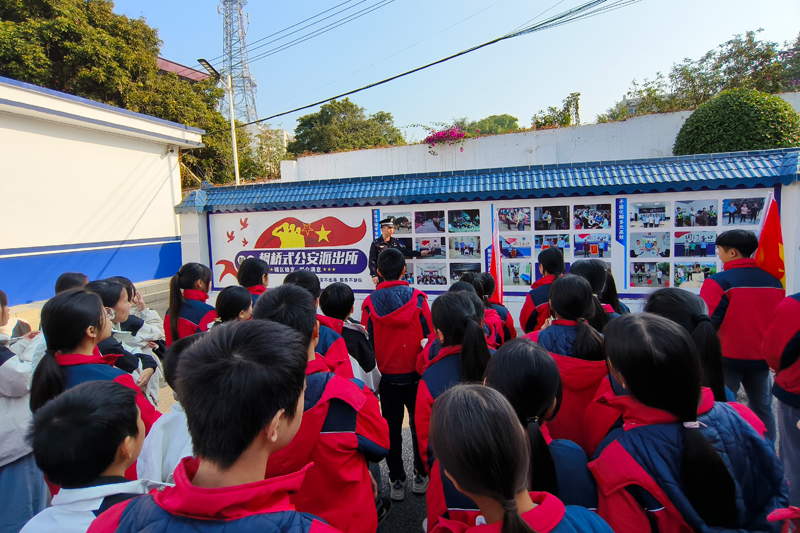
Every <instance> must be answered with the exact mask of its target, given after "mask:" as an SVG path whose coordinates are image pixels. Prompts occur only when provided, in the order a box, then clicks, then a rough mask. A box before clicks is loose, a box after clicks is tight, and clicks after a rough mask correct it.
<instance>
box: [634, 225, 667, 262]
mask: <svg viewBox="0 0 800 533" xmlns="http://www.w3.org/2000/svg"><path fill="white" fill-rule="evenodd" d="M670 241H671V239H670V235H669V232H667V231H664V232H657V233H650V232H648V233H631V234H630V238H629V239H628V247H629V249H630V254H631V257H632V258H634V259H639V258H641V259H645V258H647V259H650V258H658V257H669V256H670V254H671V252H670Z"/></svg>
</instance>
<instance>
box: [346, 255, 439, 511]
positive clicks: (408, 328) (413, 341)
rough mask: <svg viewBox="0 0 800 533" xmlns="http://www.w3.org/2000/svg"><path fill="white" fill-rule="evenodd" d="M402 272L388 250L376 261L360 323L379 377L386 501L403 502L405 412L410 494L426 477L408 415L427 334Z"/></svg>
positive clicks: (421, 301) (423, 308)
mask: <svg viewBox="0 0 800 533" xmlns="http://www.w3.org/2000/svg"><path fill="white" fill-rule="evenodd" d="M405 272H406V260H405V257H403V254H402V252H400V251H399V250H397V249H394V248H388V249H386V250H384V251H382V252H381V253H380V255H379V256H378V274H379V275H380V277H382V278H383V279H385V280H386V281H384V282H382V283H379V284H378V286H377V288H376V290H375V292H373V293H372V294H370V295H369V296H368V297H367V298H366V299H365V300H364V303H363V304H362V306H361V323H362V324H363V325H364V326H365V327H366V328H367V332H368V333H369V340H370V343H371V344H372V347H373V349H374V350H375V359H376V361H377V364H378V370H380V372H381V385H380V395H381V411H382V413H383V418H385V419H386V422H387V423H388V425H389V440H390V448H389V455H388V456H387V457H386V464H387V466H388V467H389V484H390V486H391V493H390V495H391V498H392V500H395V501H402V500H403V499H404V498H405V485H406V473H405V469H404V468H403V414H404V409H408V419H409V424H410V426H411V443H412V448H413V451H414V482H413V486H412V492H414V493H415V494H424V493H425V492H426V491H427V489H428V477H427V476H426V475H425V466H424V464H423V463H422V459H421V458H420V455H419V448H418V446H417V431H416V424H415V423H414V411H415V405H416V400H417V387H418V386H419V379H420V376H419V374H417V372H416V362H417V356H418V355H419V353H420V352H421V351H422V346H421V344H420V343H421V341H422V339H425V338H427V337H428V335H430V333H431V332H432V331H433V324H432V321H431V311H430V309H429V308H428V296H427V295H426V294H425V293H424V292H422V291H420V290H418V289H414V288H412V287H410V286H409V284H408V282H407V281H401V280H402V278H403V275H404V274H405Z"/></svg>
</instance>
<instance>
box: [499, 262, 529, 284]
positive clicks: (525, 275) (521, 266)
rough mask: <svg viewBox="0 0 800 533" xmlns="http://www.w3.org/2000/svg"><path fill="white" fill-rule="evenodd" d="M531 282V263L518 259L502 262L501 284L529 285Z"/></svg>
mask: <svg viewBox="0 0 800 533" xmlns="http://www.w3.org/2000/svg"><path fill="white" fill-rule="evenodd" d="M530 284H531V263H530V262H520V261H509V262H507V263H503V286H505V287H513V286H516V285H519V286H524V287H526V288H527V287H529V286H530Z"/></svg>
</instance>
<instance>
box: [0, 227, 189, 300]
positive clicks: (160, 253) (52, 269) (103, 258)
mask: <svg viewBox="0 0 800 533" xmlns="http://www.w3.org/2000/svg"><path fill="white" fill-rule="evenodd" d="M180 268H181V243H180V242H168V243H162V244H152V245H145V246H136V247H129V248H111V249H107V250H86V251H76V252H64V253H60V254H59V255H58V257H51V256H45V255H33V256H25V257H7V258H0V280H2V286H0V289H2V290H4V291H5V292H6V294H7V295H8V303H9V305H19V304H25V303H30V302H36V301H40V300H47V299H48V298H51V297H52V296H53V287H54V286H55V283H56V279H58V276H60V275H61V274H62V273H64V272H83V273H84V274H86V275H87V276H88V277H89V279H90V280H94V279H102V278H107V277H110V276H125V277H127V278H130V279H131V280H132V281H133V282H134V283H136V282H140V281H148V280H151V279H160V278H167V277H170V276H172V275H174V274H175V272H177V271H178V269H180Z"/></svg>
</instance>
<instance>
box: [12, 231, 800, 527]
mask: <svg viewBox="0 0 800 533" xmlns="http://www.w3.org/2000/svg"><path fill="white" fill-rule="evenodd" d="M717 246H718V254H719V257H720V259H721V261H722V262H723V263H724V267H725V268H724V270H723V271H722V272H720V273H718V274H716V275H714V276H712V277H711V278H709V280H708V281H707V282H706V283H705V284H704V285H703V289H702V292H701V294H700V296H697V295H695V294H693V293H690V292H687V291H682V290H680V289H674V288H664V289H660V290H657V291H655V292H654V293H652V294H651V295H650V297H649V298H648V299H647V301H646V303H645V306H644V310H643V311H644V312H643V313H640V314H631V313H630V311H629V309H628V308H627V307H625V306H624V304H623V303H622V302H620V301H619V297H618V295H617V291H616V285H615V283H614V278H613V276H612V275H611V272H610V271H609V269H608V266H607V264H606V263H604V262H603V261H599V260H591V259H589V260H581V261H576V262H575V263H573V264H572V265H571V268H570V270H569V273H568V274H567V273H565V264H564V259H563V255H562V254H561V252H560V251H559V250H558V248H549V249H546V250H544V251H542V252H541V253H540V254H539V257H538V260H539V261H538V262H539V265H540V267H539V268H540V269H541V274H542V277H541V278H540V280H539V281H537V282H536V283H534V285H533V286H532V288H531V291H530V294H529V295H528V298H527V299H526V302H525V306H524V307H523V310H522V313H521V316H520V317H519V325H520V327H521V329H522V330H523V331H524V337H521V338H516V336H517V331H516V328H515V325H514V319H513V317H512V316H511V314H510V313H509V311H508V309H507V308H505V307H504V306H502V305H501V304H499V303H496V302H492V301H491V300H490V297H491V295H492V294H493V293H494V289H495V285H494V284H495V281H494V279H493V278H492V277H491V276H490V275H488V274H486V273H468V274H465V275H464V276H462V279H461V280H460V281H458V282H456V283H453V284H452V286H451V287H450V289H449V290H448V291H447V292H446V293H445V294H443V295H441V296H439V297H437V298H436V299H435V300H434V301H433V303H432V304H431V305H430V306H429V304H428V296H427V295H426V294H425V293H424V292H422V291H420V290H419V289H416V288H414V287H412V286H410V285H409V284H408V282H406V281H404V276H405V270H406V265H405V259H404V257H403V254H402V253H400V252H399V251H398V250H395V249H387V250H385V251H383V252H382V253H381V254H380V255H379V257H378V261H377V266H378V272H379V274H380V276H381V278H382V279H384V280H385V281H383V282H382V283H380V284H379V285H378V286H377V288H376V290H375V291H374V292H372V293H371V294H370V295H369V296H367V298H366V299H365V300H364V302H363V304H362V306H361V320H360V321H356V320H354V319H353V318H352V314H353V313H354V311H355V295H354V294H353V291H352V289H351V288H350V287H349V286H347V285H345V284H342V283H334V284H331V285H329V286H327V287H325V288H324V290H323V289H322V288H321V286H320V282H319V279H318V278H317V276H316V275H315V274H314V273H312V272H310V271H297V272H294V273H292V274H289V275H287V276H286V277H285V280H284V282H283V284H282V285H280V286H274V287H272V288H269V289H267V287H268V285H269V266H268V265H267V264H266V263H264V262H263V261H261V260H259V259H257V258H249V259H246V260H245V261H244V262H243V263H242V264H241V265H240V268H239V276H238V281H239V283H240V285H239V286H235V287H228V288H226V289H224V290H222V291H221V292H220V293H219V295H218V297H217V299H216V305H215V306H214V307H212V306H211V305H209V304H207V303H206V300H207V298H208V291H209V288H210V280H211V272H210V270H209V269H208V268H207V267H205V266H203V265H200V264H197V263H189V264H186V265H184V266H183V267H181V269H180V270H179V271H178V273H176V274H175V276H174V277H173V278H172V280H171V282H170V302H169V310H168V312H167V314H166V316H165V317H164V320H163V322H162V321H161V319H160V317H158V316H157V314H156V313H155V312H153V311H152V310H149V309H147V307H146V306H145V305H144V302H143V301H142V299H141V297H140V296H139V295H138V294H137V293H136V288H135V287H134V286H133V284H132V283H130V281H128V280H126V279H125V278H119V277H117V278H109V279H105V280H95V281H92V282H90V283H87V281H88V280H87V279H86V276H83V275H80V274H74V273H68V274H65V275H63V276H62V277H61V278H60V279H59V282H58V283H57V285H56V295H55V296H54V297H53V298H52V299H51V300H49V301H48V302H47V303H46V304H45V305H44V307H43V308H42V316H41V330H42V332H41V333H40V334H37V332H34V333H31V334H27V335H25V336H24V337H20V338H18V339H3V340H4V341H5V342H4V346H2V347H0V405H2V408H3V418H2V419H0V436H2V441H0V494H1V495H2V498H3V512H2V517H0V531H2V532H3V533H5V532H7V531H8V532H11V531H13V532H15V533H16V532H17V531H20V529H22V531H24V532H25V533H36V532H44V531H48V532H49V531H65V532H76V533H77V532H81V533H82V532H84V531H90V532H92V533H95V532H98V533H102V532H106V531H109V532H110V531H119V532H127V531H131V532H132V531H150V532H157V531H167V530H169V531H173V530H174V531H187V532H188V531H223V530H224V531H251V530H264V531H276V532H279V531H281V532H287V533H288V532H292V533H294V532H302V533H305V532H308V533H322V532H325V531H331V532H333V531H342V532H350V531H353V532H358V533H373V532H375V531H377V530H379V527H380V523H381V521H382V520H383V519H384V518H385V517H386V516H387V514H388V513H389V511H390V509H391V506H392V502H395V505H398V504H400V503H399V502H402V501H403V500H404V499H405V496H406V492H407V490H406V489H407V485H408V484H410V485H411V487H410V490H411V492H412V493H415V494H425V495H426V504H427V518H426V519H425V521H424V522H423V523H422V524H417V523H415V524H407V528H406V529H407V530H408V531H415V530H416V531H419V530H420V528H422V529H423V530H424V531H426V532H429V533H447V532H453V533H461V532H464V531H467V530H469V531H470V532H478V531H485V532H487V533H489V532H491V531H498V532H503V533H522V532H532V531H536V532H546V531H553V532H562V533H567V532H608V531H616V532H640V531H687V532H688V531H775V532H777V531H779V530H780V529H781V527H782V523H781V520H783V519H787V518H792V517H795V518H797V517H798V513H797V512H796V510H792V509H791V508H790V504H791V505H794V506H797V505H798V504H800V501H798V499H799V498H800V490H798V488H799V487H798V483H800V472H798V466H800V463H798V459H800V451H799V450H800V429H798V426H797V424H798V422H800V379H798V371H799V370H798V369H800V364H798V357H799V356H800V318H798V317H800V296H799V295H794V296H790V297H788V298H784V295H783V290H782V287H781V284H780V282H779V281H778V280H776V279H775V278H773V277H772V276H770V275H769V274H767V273H766V272H764V271H763V270H761V269H759V268H758V267H757V266H756V265H755V261H754V260H753V259H751V258H750V256H752V255H753V253H754V252H755V250H756V247H757V241H756V239H755V236H754V235H753V234H752V233H749V232H745V231H742V230H732V231H729V232H725V233H722V234H720V235H719V237H718V238H717ZM0 307H2V315H1V318H2V324H5V323H7V321H8V302H7V300H6V298H5V294H4V293H2V291H0ZM318 309H321V311H322V313H323V314H318V312H317V310H318ZM134 319H135V320H134ZM770 367H772V369H773V370H774V371H775V372H777V376H776V379H775V384H774V386H773V388H772V390H771V391H770V389H769V381H770V370H769V369H770ZM162 380H163V381H164V385H169V387H170V388H171V389H172V390H173V391H174V395H175V399H176V402H175V403H174V404H173V406H172V410H171V411H170V412H169V413H167V414H164V415H160V414H159V413H158V412H157V411H156V409H155V408H154V403H155V402H156V401H157V397H158V395H157V394H155V397H153V390H155V392H156V393H157V392H158V388H159V387H160V385H161V381H162ZM740 385H743V386H744V389H745V392H746V394H747V396H748V406H749V407H748V406H745V405H744V404H742V403H738V402H737V401H736V393H737V392H738V389H739V388H740ZM772 395H774V396H775V397H777V398H778V406H779V407H778V415H779V416H778V423H777V433H779V435H780V456H778V455H776V453H775V448H774V444H773V443H774V442H775V440H776V423H775V421H774V420H773V418H772V411H771V409H770V405H771V396H772ZM406 412H407V413H408V420H409V425H410V429H411V440H412V442H411V445H412V450H413V465H412V464H409V465H405V464H404V461H403V454H402V447H403V442H402V441H403V433H402V426H403V419H404V416H405V414H406ZM384 459H385V460H386V464H387V467H388V472H389V487H390V492H389V494H388V495H386V494H382V491H381V490H380V487H381V485H382V482H381V479H380V477H381V474H380V468H379V466H378V463H380V462H381V461H382V460H384ZM411 468H413V475H412V476H411V479H408V477H409V476H408V475H407V472H412V470H411ZM787 479H788V484H787ZM23 526H24V527H23Z"/></svg>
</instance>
